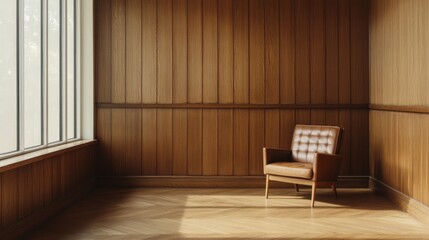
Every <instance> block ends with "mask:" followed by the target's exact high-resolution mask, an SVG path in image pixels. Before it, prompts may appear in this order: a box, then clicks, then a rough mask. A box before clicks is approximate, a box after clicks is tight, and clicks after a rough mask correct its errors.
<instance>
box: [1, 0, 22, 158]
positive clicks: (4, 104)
mask: <svg viewBox="0 0 429 240" xmlns="http://www.w3.org/2000/svg"><path fill="white" fill-rule="evenodd" d="M16 31H17V22H16V1H0V33H1V34H0V86H1V87H0V136H1V137H0V154H1V153H7V152H11V151H16V150H17V148H18V130H17V129H18V112H17V107H18V93H17V92H18V91H17V36H16V34H17V33H16Z"/></svg>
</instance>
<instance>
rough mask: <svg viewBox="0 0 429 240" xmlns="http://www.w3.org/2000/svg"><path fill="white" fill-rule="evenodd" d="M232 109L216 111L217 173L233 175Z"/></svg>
mask: <svg viewBox="0 0 429 240" xmlns="http://www.w3.org/2000/svg"><path fill="white" fill-rule="evenodd" d="M233 129H234V116H233V110H223V109H220V110H219V112H218V135H219V136H218V175H233V166H234V165H233V163H234V156H233V154H234V150H233V146H234V144H233V143H234V139H233V132H234V130H233Z"/></svg>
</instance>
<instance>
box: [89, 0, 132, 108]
mask: <svg viewBox="0 0 429 240" xmlns="http://www.w3.org/2000/svg"><path fill="white" fill-rule="evenodd" d="M111 1H112V3H111V4H112V9H111V11H112V23H111V24H112V30H111V31H112V33H113V34H112V35H111V38H112V39H111V41H112V46H111V58H112V59H111V63H112V65H111V69H112V70H111V71H112V75H111V78H112V93H111V94H112V103H125V68H126V67H125V65H126V62H125V42H126V40H125V35H126V27H125V18H126V16H125V9H126V5H125V4H126V1H123V0H111ZM102 41H105V39H103V40H102ZM96 45H98V44H96Z"/></svg>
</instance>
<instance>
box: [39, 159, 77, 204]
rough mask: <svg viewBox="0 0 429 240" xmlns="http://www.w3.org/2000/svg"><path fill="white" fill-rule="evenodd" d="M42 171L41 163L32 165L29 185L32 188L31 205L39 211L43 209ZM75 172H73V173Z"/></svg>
mask: <svg viewBox="0 0 429 240" xmlns="http://www.w3.org/2000/svg"><path fill="white" fill-rule="evenodd" d="M43 170H44V165H43V162H42V161H41V162H36V163H33V164H32V180H31V181H32V182H31V185H32V187H33V189H32V190H33V191H32V194H31V199H32V203H33V209H40V208H42V207H43V205H44V202H43V197H44V194H43V191H44V189H43V185H44V184H43V178H44V175H43ZM72 171H73V170H72V169H71V170H69V171H68V172H72ZM74 172H75V171H73V173H74Z"/></svg>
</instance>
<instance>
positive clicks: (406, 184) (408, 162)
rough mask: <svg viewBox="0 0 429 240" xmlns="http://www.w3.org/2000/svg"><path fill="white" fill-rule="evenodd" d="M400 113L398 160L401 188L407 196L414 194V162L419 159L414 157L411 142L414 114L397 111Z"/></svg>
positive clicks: (397, 130) (413, 139) (412, 138)
mask: <svg viewBox="0 0 429 240" xmlns="http://www.w3.org/2000/svg"><path fill="white" fill-rule="evenodd" d="M395 114H397V115H398V118H397V119H398V124H397V129H395V131H396V132H397V133H398V145H397V147H398V148H397V154H398V155H397V156H396V159H397V162H398V165H397V167H398V170H399V180H400V181H399V190H400V191H401V192H403V193H405V194H406V195H407V196H409V195H411V194H412V177H413V175H415V174H416V173H415V172H413V169H412V162H413V161H416V162H417V161H418V159H412V155H413V145H414V144H410V143H412V142H413V141H415V139H418V138H416V137H414V136H413V135H414V134H413V121H412V120H413V118H414V117H415V115H414V114H411V115H410V114H406V113H395ZM410 173H411V174H410Z"/></svg>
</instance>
